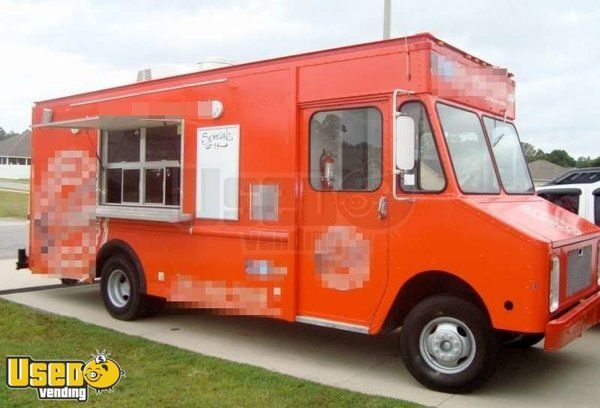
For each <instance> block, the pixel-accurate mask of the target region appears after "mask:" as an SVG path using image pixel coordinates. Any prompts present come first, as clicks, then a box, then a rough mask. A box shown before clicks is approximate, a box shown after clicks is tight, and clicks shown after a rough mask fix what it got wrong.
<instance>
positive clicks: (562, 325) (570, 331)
mask: <svg viewBox="0 0 600 408" xmlns="http://www.w3.org/2000/svg"><path fill="white" fill-rule="evenodd" d="M598 323H600V292H596V293H595V294H593V295H592V296H590V297H589V298H587V299H584V300H582V301H581V303H579V304H578V305H577V306H575V307H574V308H573V309H571V310H569V311H568V312H567V313H565V314H564V315H562V316H560V317H558V318H556V319H554V320H551V321H550V322H548V324H547V325H546V340H545V342H544V349H546V350H548V351H551V350H558V349H560V348H563V347H564V346H566V345H567V344H569V343H570V342H572V341H573V340H575V339H576V338H578V337H580V336H581V335H582V334H583V332H584V331H586V330H587V329H589V328H590V327H592V326H595V325H596V324H598Z"/></svg>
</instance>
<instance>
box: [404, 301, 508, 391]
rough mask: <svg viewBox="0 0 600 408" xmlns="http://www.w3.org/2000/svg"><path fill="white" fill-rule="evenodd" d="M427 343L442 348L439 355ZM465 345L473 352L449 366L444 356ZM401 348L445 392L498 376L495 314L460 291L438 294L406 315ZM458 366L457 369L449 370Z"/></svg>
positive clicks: (424, 378) (414, 370)
mask: <svg viewBox="0 0 600 408" xmlns="http://www.w3.org/2000/svg"><path fill="white" fill-rule="evenodd" d="M436 321H440V324H436V323H435V322H436ZM445 321H447V322H446V323H444V322H445ZM441 323H444V325H442V324H441ZM432 325H433V326H432ZM453 325H455V326H456V327H455V329H456V330H455V333H456V334H453V332H452V330H450V331H448V330H447V329H445V327H446V326H448V327H453ZM428 326H429V328H428ZM426 329H427V331H426ZM431 330H433V331H431ZM427 332H429V333H428V334H427ZM422 336H423V339H422ZM444 336H445V337H444ZM453 336H454V337H453ZM428 339H429V340H428ZM447 339H450V340H451V341H446V340H447ZM436 341H437V342H438V343H436ZM440 341H441V343H440ZM453 342H458V344H459V346H454V345H453V344H454V343H453ZM422 343H423V344H424V348H423V352H422V351H421V350H422V348H421V344H422ZM427 345H429V346H430V347H433V348H437V352H438V353H440V354H438V356H439V359H436V357H434V354H433V352H432V353H430V352H428V351H427V349H426V347H427ZM473 345H474V347H473ZM444 347H449V349H448V350H445V349H443V348H444ZM462 350H471V352H470V353H468V354H469V355H468V357H462V358H457V359H455V360H454V361H456V364H457V367H454V368H452V367H450V368H448V367H446V366H444V364H449V363H448V362H444V361H443V358H444V357H448V356H449V354H448V353H453V352H457V355H462ZM459 351H461V352H459ZM444 353H446V354H445V355H443V354H444ZM400 354H401V356H402V360H403V361H404V364H405V365H406V368H407V369H408V371H409V372H410V373H411V374H412V375H413V377H415V379H417V381H419V382H420V383H421V384H423V385H425V386H426V387H428V388H431V389H433V390H436V391H442V392H449V393H466V392H470V391H473V390H475V389H477V388H479V387H480V386H481V385H483V383H484V382H485V381H487V380H488V379H489V378H490V377H491V376H492V374H493V373H494V371H495V368H496V359H497V354H498V345H497V342H496V337H495V335H494V331H493V329H492V327H491V324H490V322H489V319H488V317H487V315H486V314H485V313H484V312H483V311H482V310H481V309H480V308H479V307H477V306H475V305H474V304H473V303H471V302H469V301H467V300H464V299H462V298H458V297H456V296H452V295H436V296H432V297H430V298H427V299H425V300H423V301H421V302H420V303H419V304H417V305H416V306H415V307H414V308H413V309H412V310H411V311H410V312H409V313H408V315H407V316H406V319H405V320H404V324H403V325H402V329H401V331H400ZM442 355H443V356H442ZM452 370H455V371H454V372H448V371H452Z"/></svg>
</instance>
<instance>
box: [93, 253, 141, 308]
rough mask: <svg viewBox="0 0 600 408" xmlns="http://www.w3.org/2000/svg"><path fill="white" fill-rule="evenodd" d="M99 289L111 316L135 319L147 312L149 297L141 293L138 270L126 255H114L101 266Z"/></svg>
mask: <svg viewBox="0 0 600 408" xmlns="http://www.w3.org/2000/svg"><path fill="white" fill-rule="evenodd" d="M100 290H101V292H102V299H103V300H104V306H105V307H106V310H107V311H108V313H110V315H111V316H113V317H115V318H117V319H120V320H135V319H139V318H141V317H143V316H145V315H147V314H148V312H149V311H150V306H151V299H150V298H149V297H148V296H146V295H145V294H144V293H142V289H141V278H140V275H139V272H138V271H137V270H136V269H135V268H134V267H133V266H132V264H131V262H130V261H129V259H128V258H127V257H126V256H123V255H114V256H112V257H110V258H109V259H108V260H107V261H106V262H105V263H104V266H103V267H102V275H101V280H100Z"/></svg>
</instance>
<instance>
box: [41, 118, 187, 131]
mask: <svg viewBox="0 0 600 408" xmlns="http://www.w3.org/2000/svg"><path fill="white" fill-rule="evenodd" d="M181 119H182V118H181V117H174V116H109V115H102V116H86V117H85V118H78V119H69V120H63V121H57V122H49V123H40V124H37V125H33V127H40V128H60V129H103V130H121V129H135V128H141V127H154V126H162V125H165V124H178V123H180V122H181Z"/></svg>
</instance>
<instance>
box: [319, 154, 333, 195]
mask: <svg viewBox="0 0 600 408" xmlns="http://www.w3.org/2000/svg"><path fill="white" fill-rule="evenodd" d="M335 158H336V157H335V156H334V155H333V154H331V153H330V152H328V151H327V150H325V149H323V153H321V158H320V159H319V162H320V164H321V188H322V189H323V190H333V173H334V170H335V169H334V167H335Z"/></svg>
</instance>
